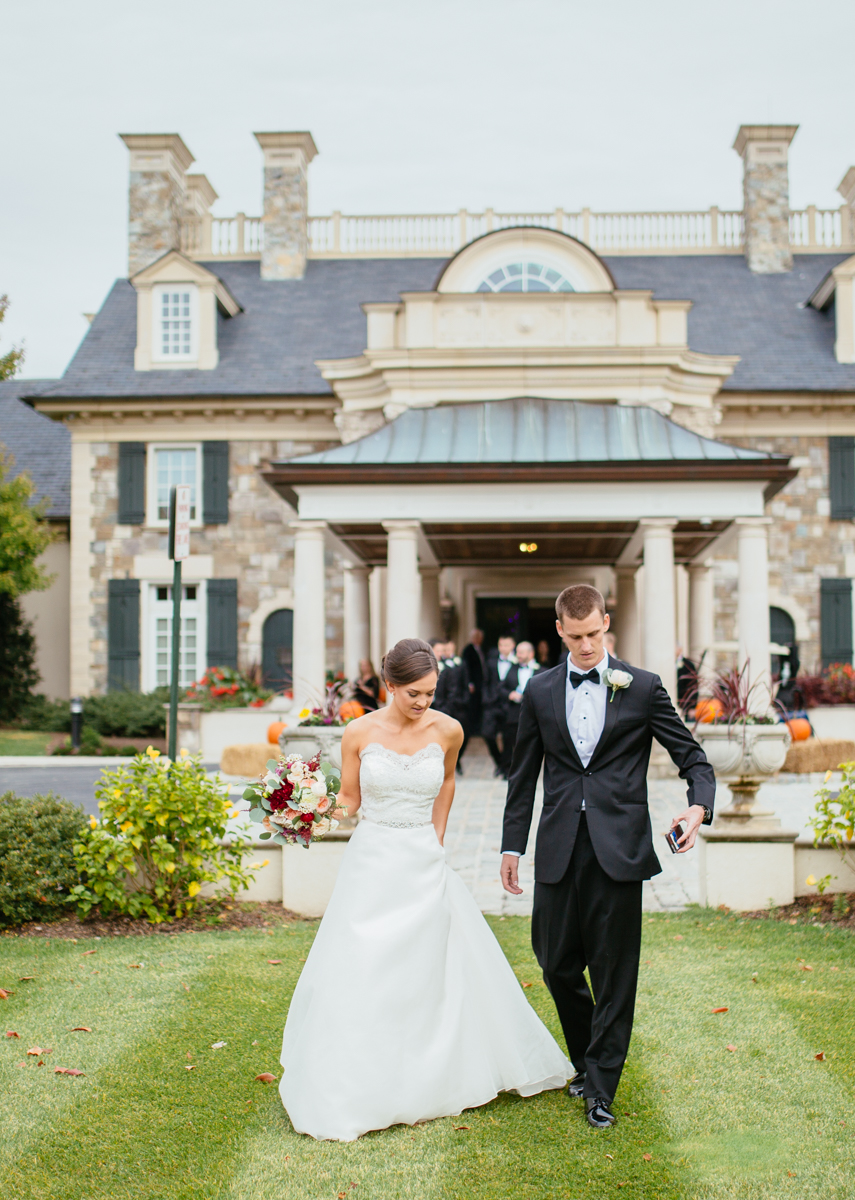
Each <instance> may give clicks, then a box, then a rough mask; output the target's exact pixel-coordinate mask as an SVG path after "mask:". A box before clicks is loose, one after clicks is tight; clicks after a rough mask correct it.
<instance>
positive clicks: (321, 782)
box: [309, 776, 327, 800]
mask: <svg viewBox="0 0 855 1200" xmlns="http://www.w3.org/2000/svg"><path fill="white" fill-rule="evenodd" d="M309 791H310V792H311V793H312V795H313V796H317V798H318V799H319V800H320V799H322V798H323V797H324V796H325V795H326V794H327V781H326V780H325V779H324V777H323V776H321V778H320V779H316V780H315V781H314V782H313V783H312V785H311V787H310V788H309Z"/></svg>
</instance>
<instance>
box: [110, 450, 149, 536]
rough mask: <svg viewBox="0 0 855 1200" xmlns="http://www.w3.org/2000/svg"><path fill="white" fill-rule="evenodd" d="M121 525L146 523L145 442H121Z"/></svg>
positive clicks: (119, 517) (118, 520) (118, 519)
mask: <svg viewBox="0 0 855 1200" xmlns="http://www.w3.org/2000/svg"><path fill="white" fill-rule="evenodd" d="M116 520H117V522H118V523H119V525H144V524H145V442H119V513H118V516H117V517H116Z"/></svg>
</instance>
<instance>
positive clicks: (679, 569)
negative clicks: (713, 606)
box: [674, 563, 689, 654]
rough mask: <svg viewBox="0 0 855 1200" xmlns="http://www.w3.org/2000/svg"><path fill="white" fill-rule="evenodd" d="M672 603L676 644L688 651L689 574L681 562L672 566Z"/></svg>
mask: <svg viewBox="0 0 855 1200" xmlns="http://www.w3.org/2000/svg"><path fill="white" fill-rule="evenodd" d="M674 605H675V608H676V613H677V645H678V646H679V647H680V649H681V652H682V653H683V654H688V653H689V576H688V575H687V574H686V568H685V567H684V566H683V564H682V563H677V565H676V566H675V567H674Z"/></svg>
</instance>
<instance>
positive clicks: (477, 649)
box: [461, 629, 487, 737]
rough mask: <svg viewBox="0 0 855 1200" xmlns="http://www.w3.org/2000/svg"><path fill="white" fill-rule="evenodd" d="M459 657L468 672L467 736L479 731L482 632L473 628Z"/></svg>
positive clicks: (482, 679) (483, 668)
mask: <svg viewBox="0 0 855 1200" xmlns="http://www.w3.org/2000/svg"><path fill="white" fill-rule="evenodd" d="M461 658H462V659H463V662H464V664H465V666H466V670H467V672H468V674H469V736H470V737H476V736H477V735H478V734H480V732H481V708H482V705H483V700H484V673H485V671H486V669H487V660H486V658H485V657H484V632H483V630H481V629H473V630H472V631H471V632H470V634H469V641H468V642H467V643H466V645H465V646H464V647H463V649H462V651H461Z"/></svg>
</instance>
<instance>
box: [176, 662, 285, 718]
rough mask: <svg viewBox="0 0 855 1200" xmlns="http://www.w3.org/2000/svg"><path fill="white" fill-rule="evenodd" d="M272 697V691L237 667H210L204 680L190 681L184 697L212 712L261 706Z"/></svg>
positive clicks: (203, 677)
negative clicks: (220, 709)
mask: <svg viewBox="0 0 855 1200" xmlns="http://www.w3.org/2000/svg"><path fill="white" fill-rule="evenodd" d="M272 696H273V692H271V691H269V690H268V689H267V688H263V687H260V686H259V684H258V683H256V682H254V681H253V680H252V679H251V678H250V677H249V676H248V675H244V674H243V672H241V671H236V670H235V669H234V667H208V670H207V671H206V672H205V674H204V675H203V676H202V678H201V679H199V680H197V681H196V683H191V684H190V687H189V688H188V689H187V691H186V693H185V695H184V699H185V700H187V701H189V702H190V703H193V704H201V705H202V707H203V708H204V710H205V712H211V711H212V710H213V709H218V708H261V707H262V705H264V704H266V703H267V701H268V700H270V699H271V698H272Z"/></svg>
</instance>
